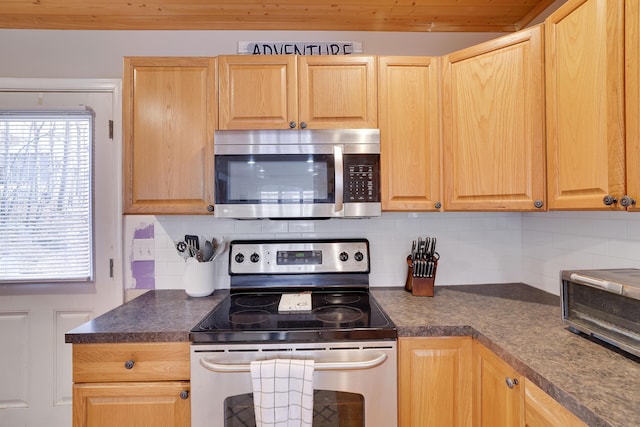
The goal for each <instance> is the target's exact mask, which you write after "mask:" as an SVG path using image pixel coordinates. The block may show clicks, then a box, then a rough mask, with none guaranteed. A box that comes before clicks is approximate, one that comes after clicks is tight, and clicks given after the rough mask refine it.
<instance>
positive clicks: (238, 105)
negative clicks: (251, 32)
mask: <svg viewBox="0 0 640 427" xmlns="http://www.w3.org/2000/svg"><path fill="white" fill-rule="evenodd" d="M296 64H297V63H296V57H295V56H293V55H282V56H281V55H269V56H241V55H231V56H220V57H218V71H219V87H220V122H219V129H289V128H290V127H297V121H298V86H297V78H296V74H297V71H296V70H297V65H296Z"/></svg>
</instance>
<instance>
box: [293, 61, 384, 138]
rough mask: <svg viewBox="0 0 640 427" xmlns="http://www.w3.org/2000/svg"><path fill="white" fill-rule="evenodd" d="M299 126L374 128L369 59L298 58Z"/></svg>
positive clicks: (373, 66)
mask: <svg viewBox="0 0 640 427" xmlns="http://www.w3.org/2000/svg"><path fill="white" fill-rule="evenodd" d="M298 82H299V83H298V84H299V94H300V95H299V117H300V127H301V128H305V127H306V128H309V129H350V128H351V129H353V128H376V127H378V104H377V99H378V95H377V74H376V62H375V57H373V56H351V55H348V56H301V57H298Z"/></svg>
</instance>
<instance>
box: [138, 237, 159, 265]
mask: <svg viewBox="0 0 640 427" xmlns="http://www.w3.org/2000/svg"><path fill="white" fill-rule="evenodd" d="M155 257H156V248H155V240H154V239H133V260H134V261H153V260H155Z"/></svg>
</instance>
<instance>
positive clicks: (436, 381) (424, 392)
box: [398, 337, 472, 427]
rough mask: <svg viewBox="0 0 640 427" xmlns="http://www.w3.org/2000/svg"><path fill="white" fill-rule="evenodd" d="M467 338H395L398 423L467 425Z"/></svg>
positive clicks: (403, 426) (439, 426) (406, 426)
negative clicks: (397, 374)
mask: <svg viewBox="0 0 640 427" xmlns="http://www.w3.org/2000/svg"><path fill="white" fill-rule="evenodd" d="M471 341H472V339H471V337H442V338H441V337H437V338H431V337H428V338H425V337H419V338H413V337H412V338H400V339H399V340H398V348H399V357H398V369H399V379H398V416H399V420H398V425H399V426H400V427H445V426H451V427H468V426H470V425H471V384H472V382H471V379H472V376H471V366H472V365H471V354H472V352H471Z"/></svg>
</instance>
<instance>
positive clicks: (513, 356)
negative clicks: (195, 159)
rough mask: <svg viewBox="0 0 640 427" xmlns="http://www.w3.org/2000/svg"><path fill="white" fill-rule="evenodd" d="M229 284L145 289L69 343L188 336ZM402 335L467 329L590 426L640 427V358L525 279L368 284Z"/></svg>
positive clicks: (72, 335) (83, 327)
mask: <svg viewBox="0 0 640 427" xmlns="http://www.w3.org/2000/svg"><path fill="white" fill-rule="evenodd" d="M227 293H228V291H216V292H215V293H214V295H212V296H209V297H205V298H191V297H189V296H187V295H186V294H185V292H184V291H182V290H162V291H150V292H147V293H145V294H143V295H141V296H139V297H138V298H136V299H134V300H133V301H130V302H128V303H126V304H124V305H122V306H120V307H117V308H115V309H114V310H111V311H110V312H108V313H106V314H104V315H102V316H99V317H97V318H95V319H94V320H91V321H90V322H87V323H85V324H84V325H81V326H79V327H78V328H75V329H73V330H72V331H69V332H68V333H67V334H66V337H65V340H66V342H68V343H74V344H81V343H96V342H103V343H104V342H114V343H115V342H152V341H165V342H166V341H188V340H189V330H190V329H191V328H192V327H193V326H195V325H196V324H197V323H198V322H199V321H200V320H201V319H202V318H203V317H204V316H205V315H206V314H207V313H208V312H209V311H210V310H211V309H213V308H214V307H215V306H216V305H217V304H218V302H220V301H221V300H222V298H223V297H224V296H225V295H227ZM372 293H373V295H374V296H375V298H376V300H377V301H378V302H379V303H380V305H381V306H382V307H383V308H384V310H385V311H386V312H387V313H388V314H389V316H390V317H391V318H392V319H393V321H394V322H395V323H396V325H397V327H398V335H399V336H400V337H410V336H454V335H465V336H466V335H470V336H473V337H474V338H476V339H478V340H479V341H480V342H481V343H482V344H484V345H485V346H487V347H488V348H489V349H491V350H492V351H494V352H495V353H496V354H498V355H499V356H500V357H502V358H503V359H504V360H506V361H507V362H508V363H510V364H511V365H512V366H513V367H514V368H515V369H516V370H518V371H519V372H520V373H521V374H522V375H524V376H526V377H527V378H529V379H530V380H531V381H533V382H534V383H535V384H536V385H538V386H539V387H540V388H541V389H542V390H544V391H545V392H547V393H548V394H549V395H551V396H552V397H553V398H555V399H556V400H557V401H559V402H560V403H562V404H563V405H564V406H565V407H567V408H568V409H569V410H570V411H572V412H573V413H575V414H576V415H578V416H579V417H580V418H581V419H583V420H584V421H585V422H586V423H587V424H588V425H590V426H597V427H600V426H604V427H634V426H640V363H639V362H638V361H637V359H636V360H632V359H630V358H627V357H624V356H623V355H621V354H618V353H617V352H615V351H612V350H610V349H608V348H605V347H604V346H602V345H599V344H596V343H594V342H591V341H589V340H588V339H585V338H583V337H580V336H578V335H575V334H573V333H571V332H569V331H567V330H566V328H565V325H564V324H563V323H562V320H561V315H560V302H559V299H558V297H557V296H555V295H551V294H548V293H546V292H543V291H540V290H538V289H535V288H532V287H530V286H527V285H523V284H499V285H474V286H437V287H436V288H435V296H434V297H433V298H432V297H414V296H412V295H411V294H409V293H407V292H404V290H403V289H402V288H372Z"/></svg>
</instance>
